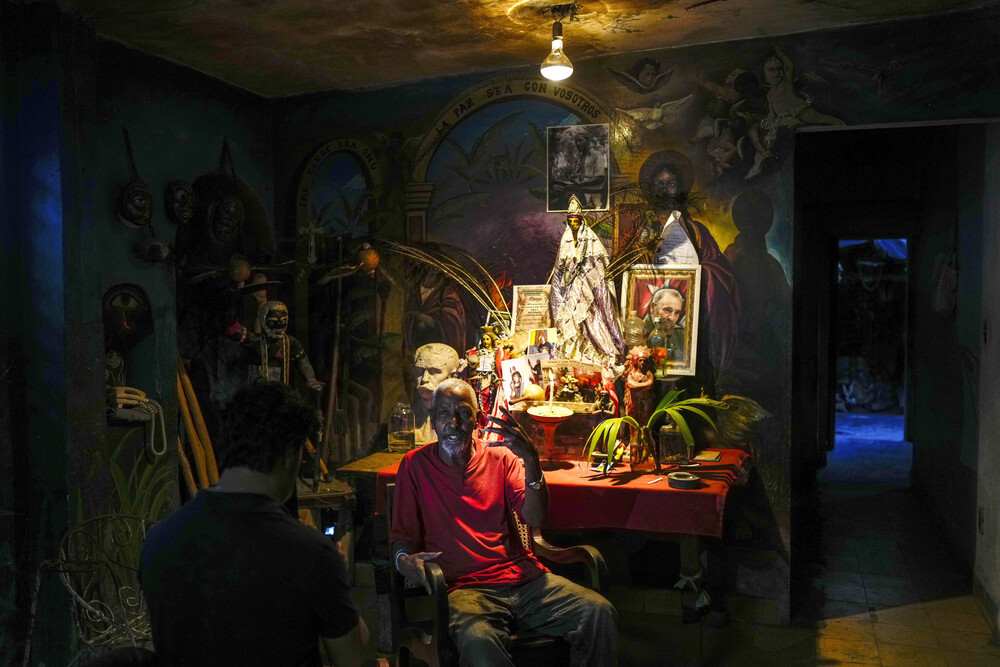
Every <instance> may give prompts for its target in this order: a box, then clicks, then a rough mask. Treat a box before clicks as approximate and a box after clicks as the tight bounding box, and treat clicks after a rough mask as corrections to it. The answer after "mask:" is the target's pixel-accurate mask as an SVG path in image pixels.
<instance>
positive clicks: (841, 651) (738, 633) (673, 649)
mask: <svg viewBox="0 0 1000 667" xmlns="http://www.w3.org/2000/svg"><path fill="white" fill-rule="evenodd" d="M866 421H868V420H867V418H865V419H861V418H859V419H854V420H852V419H848V420H846V421H845V422H844V423H843V424H842V423H841V422H840V421H838V437H839V435H840V433H841V429H842V428H843V429H844V430H845V431H846V433H845V434H846V435H848V436H853V435H856V434H854V433H852V432H851V431H850V429H851V428H852V427H853V426H856V425H865V426H868V424H865V423H864V422H866ZM883 437H884V436H883ZM875 438H876V439H879V440H882V438H881V437H880V436H878V435H876V436H875ZM839 443H840V440H838V446H839ZM858 444H859V443H858V442H852V443H851V445H852V446H853V445H858ZM903 444H904V445H905V443H903ZM862 446H863V445H862ZM843 450H844V451H846V450H847V448H846V447H844V448H843ZM844 451H841V452H839V453H838V455H837V457H832V458H831V460H830V465H829V466H828V469H826V470H825V471H824V473H823V474H821V475H820V484H819V485H818V498H817V500H818V503H817V507H818V513H819V517H820V520H819V521H818V522H816V524H815V527H816V530H815V533H814V534H813V535H812V539H813V549H812V550H811V551H810V558H809V560H810V561H811V571H810V572H808V573H806V574H805V576H804V579H803V580H802V581H800V582H798V585H797V586H795V588H794V590H795V593H793V623H792V625H791V626H789V627H779V626H769V625H758V624H752V623H739V622H730V623H728V624H726V625H724V626H723V627H721V628H711V627H707V626H704V625H703V633H702V664H704V665H706V666H725V667H728V666H740V667H742V666H751V667H752V666H756V665H762V666H766V667H785V666H788V667H798V666H800V665H801V666H806V665H824V666H825V665H881V666H884V667H896V666H900V667H925V666H926V667H931V666H935V667H937V666H947V667H972V666H978V665H996V666H1000V647H998V646H997V644H996V643H994V640H993V636H992V634H991V631H990V626H989V623H988V622H987V619H986V616H985V615H984V613H983V611H982V610H981V609H980V605H979V603H978V602H977V600H976V599H975V598H974V597H973V596H972V595H971V590H972V585H971V581H970V580H969V573H968V572H967V571H963V569H962V568H956V567H955V564H954V563H955V562H954V560H953V559H952V557H951V555H950V554H949V553H948V550H947V548H946V547H945V546H944V545H943V544H942V543H941V542H940V541H939V540H938V539H937V536H936V535H935V533H934V531H933V528H932V527H931V526H929V525H928V523H927V520H926V512H925V511H924V510H923V508H922V507H921V505H920V503H919V502H918V500H917V499H916V497H915V496H914V495H913V494H912V493H910V492H909V490H908V489H907V479H906V477H907V474H908V469H909V463H908V461H909V458H908V457H909V453H908V451H906V450H905V447H904V448H901V447H899V446H896V447H893V446H891V445H889V444H887V441H884V440H882V441H881V442H878V443H877V444H876V445H875V446H874V447H871V448H867V449H866V451H875V452H877V456H878V457H879V460H880V461H881V464H880V465H879V466H878V467H879V468H881V469H882V471H883V473H882V475H881V476H880V477H872V476H871V475H870V474H867V475H858V474H853V473H852V472H851V470H850V469H849V468H850V467H851V466H855V467H857V468H858V469H862V468H864V467H865V466H858V462H857V460H856V459H854V460H851V459H850V458H849V457H846V456H845V455H844ZM890 462H891V463H890ZM868 467H869V468H871V467H872V466H868ZM626 606H627V605H626ZM620 611H621V610H620ZM621 629H622V646H621V660H620V663H621V664H622V665H671V664H676V656H677V655H679V646H680V640H679V635H680V624H679V618H678V617H676V616H673V617H671V616H658V615H653V614H650V613H648V610H643V612H642V613H638V612H637V611H625V612H624V613H622V614H621Z"/></svg>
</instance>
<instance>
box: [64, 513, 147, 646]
mask: <svg viewBox="0 0 1000 667" xmlns="http://www.w3.org/2000/svg"><path fill="white" fill-rule="evenodd" d="M152 525H153V522H152V521H150V520H149V519H143V518H140V517H135V516H127V515H121V514H106V515H102V516H98V517H94V518H92V519H88V520H86V521H82V522H80V523H78V524H77V525H75V526H73V527H72V528H71V529H70V530H69V531H67V533H66V534H65V535H64V536H63V539H62V542H61V544H60V546H59V559H58V561H57V562H56V563H55V569H56V570H57V571H58V572H59V576H60V578H61V579H62V582H63V584H64V585H65V586H66V590H68V591H69V593H70V595H71V597H72V598H73V612H74V616H75V618H76V623H77V630H78V631H79V636H80V641H82V642H83V643H85V644H87V645H89V646H94V647H111V646H126V645H130V646H141V645H145V644H148V643H150V642H151V632H150V626H149V615H148V612H147V609H146V602H145V600H144V599H143V596H142V589H141V588H140V587H139V552H140V550H141V548H142V542H143V540H144V539H145V538H146V532H147V531H148V530H149V527H150V526H152Z"/></svg>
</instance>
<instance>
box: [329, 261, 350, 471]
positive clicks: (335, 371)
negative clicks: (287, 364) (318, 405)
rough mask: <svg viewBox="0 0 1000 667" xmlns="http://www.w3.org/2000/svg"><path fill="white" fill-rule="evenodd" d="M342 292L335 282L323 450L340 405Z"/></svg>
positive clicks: (340, 458)
mask: <svg viewBox="0 0 1000 667" xmlns="http://www.w3.org/2000/svg"><path fill="white" fill-rule="evenodd" d="M337 256H338V259H340V260H341V261H343V242H340V245H338V253H337ZM343 290H344V281H343V280H338V281H337V300H336V309H337V312H336V315H335V316H334V324H333V351H332V353H331V354H330V382H329V383H327V385H326V386H327V387H328V388H329V390H330V394H329V398H328V399H327V403H326V416H325V419H324V421H323V443H324V449H326V448H329V446H330V443H331V442H332V441H333V434H334V428H333V419H334V415H335V414H336V413H337V408H338V406H339V405H340V396H339V392H338V386H339V382H338V380H339V379H340V307H341V302H342V301H343ZM337 449H338V450H339V451H337V452H336V454H337V457H336V458H337V461H338V462H341V463H343V462H345V461H347V460H348V459H349V458H350V457H349V456H346V452H344V451H343V447H338V448H337Z"/></svg>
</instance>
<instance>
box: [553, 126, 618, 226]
mask: <svg viewBox="0 0 1000 667" xmlns="http://www.w3.org/2000/svg"><path fill="white" fill-rule="evenodd" d="M610 137H611V132H610V130H609V126H608V124H607V123H605V124H601V125H559V126H556V127H549V128H546V137H545V138H546V145H547V153H548V155H547V176H548V186H549V187H548V198H547V202H548V203H547V206H546V210H547V211H549V212H556V211H559V212H562V211H566V210H568V209H569V200H570V197H571V196H573V195H576V197H577V199H579V200H580V206H581V207H582V208H583V210H584V211H607V210H608V201H609V199H610V187H611V177H610V173H611V172H610V168H609V165H610V164H611V162H610V155H611V152H610V150H611V149H610V143H611V142H610Z"/></svg>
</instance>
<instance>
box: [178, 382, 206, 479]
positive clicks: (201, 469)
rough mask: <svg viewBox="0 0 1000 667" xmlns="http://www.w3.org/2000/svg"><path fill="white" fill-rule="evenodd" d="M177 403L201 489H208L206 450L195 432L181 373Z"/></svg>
mask: <svg viewBox="0 0 1000 667" xmlns="http://www.w3.org/2000/svg"><path fill="white" fill-rule="evenodd" d="M177 403H178V404H179V405H180V409H181V417H183V418H184V427H185V429H186V430H187V434H188V443H189V444H190V445H191V453H192V454H194V464H195V467H196V468H198V480H199V481H200V482H201V488H203V489H207V488H208V487H209V486H210V484H209V483H208V468H207V466H206V464H205V450H204V449H202V448H201V443H200V442H199V441H198V432H197V431H195V428H194V423H193V422H192V421H191V412H190V410H189V409H188V404H187V398H186V397H185V396H184V387H182V386H181V376H180V374H179V373H178V374H177Z"/></svg>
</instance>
